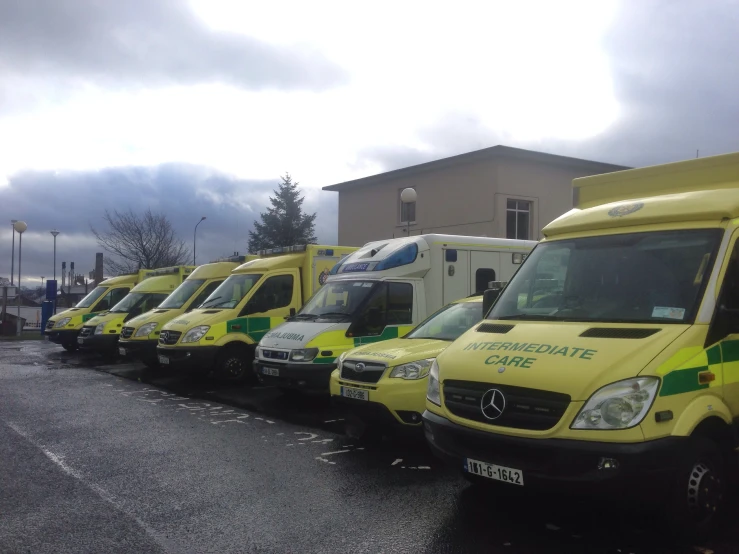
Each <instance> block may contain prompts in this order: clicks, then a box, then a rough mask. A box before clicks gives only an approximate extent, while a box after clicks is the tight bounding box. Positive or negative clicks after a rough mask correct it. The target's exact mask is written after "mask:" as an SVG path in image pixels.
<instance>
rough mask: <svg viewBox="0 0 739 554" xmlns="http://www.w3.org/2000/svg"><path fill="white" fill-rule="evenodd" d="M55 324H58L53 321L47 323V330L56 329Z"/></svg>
mask: <svg viewBox="0 0 739 554" xmlns="http://www.w3.org/2000/svg"><path fill="white" fill-rule="evenodd" d="M55 323H56V322H55V321H51V320H49V321H48V322H47V323H46V328H47V329H53V328H54V324H55Z"/></svg>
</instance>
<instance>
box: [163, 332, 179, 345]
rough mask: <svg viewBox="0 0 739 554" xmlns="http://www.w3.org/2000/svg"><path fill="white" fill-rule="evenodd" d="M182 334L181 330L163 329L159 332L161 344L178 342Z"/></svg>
mask: <svg viewBox="0 0 739 554" xmlns="http://www.w3.org/2000/svg"><path fill="white" fill-rule="evenodd" d="M181 335H182V332H181V331H162V332H161V333H160V334H159V343H160V344H177V341H178V340H180V336H181Z"/></svg>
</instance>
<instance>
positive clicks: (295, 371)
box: [254, 360, 336, 392]
mask: <svg viewBox="0 0 739 554" xmlns="http://www.w3.org/2000/svg"><path fill="white" fill-rule="evenodd" d="M334 369H336V364H335V363H331V364H290V363H287V364H278V363H274V362H265V361H263V360H254V373H255V374H256V375H257V378H258V379H259V381H260V382H262V383H264V384H266V385H275V386H278V387H284V388H288V389H298V390H313V391H321V392H329V381H330V380H331V372H332V371H333V370H334ZM275 370H276V371H277V373H278V374H277V375H269V374H268V373H265V372H274V371H275Z"/></svg>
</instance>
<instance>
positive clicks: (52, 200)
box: [0, 164, 337, 283]
mask: <svg viewBox="0 0 739 554" xmlns="http://www.w3.org/2000/svg"><path fill="white" fill-rule="evenodd" d="M296 177H297V176H296ZM278 180H279V179H278V178H275V179H274V180H269V181H257V180H239V179H235V178H232V177H229V176H227V175H224V174H222V173H219V172H217V171H213V170H211V169H209V168H204V167H198V166H189V165H183V164H166V165H162V166H158V167H153V168H139V167H130V168H112V169H104V170H100V171H89V172H59V173H54V172H46V171H45V172H24V173H20V174H18V175H16V176H14V177H13V178H12V179H11V182H10V186H8V187H4V188H0V223H2V225H0V275H2V276H9V274H10V253H11V226H10V220H11V219H23V220H24V221H26V223H27V224H28V231H26V233H25V234H24V239H23V270H22V274H23V275H25V276H27V278H35V279H39V278H40V276H42V275H43V276H45V277H47V278H48V277H49V276H51V274H52V271H53V261H52V259H53V239H52V237H51V235H50V234H49V231H50V230H51V229H52V228H57V229H59V230H60V231H61V234H60V235H59V236H58V238H57V277H58V278H60V273H59V268H60V267H61V262H62V261H66V262H70V261H74V262H75V270H76V271H77V272H78V273H87V272H88V271H91V270H92V268H93V265H94V262H95V252H99V251H101V250H100V248H99V247H98V246H97V245H96V244H95V241H94V238H93V237H92V233H91V232H90V225H93V226H95V227H96V228H97V227H102V225H103V222H102V214H103V211H104V210H105V209H106V208H107V209H110V210H112V209H118V210H125V209H128V208H129V207H130V208H132V209H133V210H134V211H137V210H144V209H146V208H147V207H151V208H152V209H153V210H155V211H161V212H164V213H165V214H166V215H167V216H168V217H169V218H170V220H171V221H172V222H173V224H174V226H175V229H176V231H177V233H178V235H179V236H180V237H182V239H183V240H184V241H185V243H186V244H187V245H188V247H191V246H192V239H193V229H194V227H195V224H196V223H197V222H198V221H199V219H200V217H201V216H206V217H207V220H206V221H204V222H203V223H202V224H201V225H200V227H199V228H198V234H197V260H198V263H205V262H207V261H211V260H213V259H216V258H219V257H222V256H228V255H231V254H233V252H235V251H238V252H240V253H242V254H243V253H245V252H246V244H247V240H248V232H249V230H250V229H251V228H252V224H253V222H254V219H255V218H256V217H258V216H259V212H261V211H264V210H265V205H266V202H267V198H268V196H269V195H270V194H271V192H272V190H273V189H274V188H276V186H277V182H278ZM298 180H299V179H298ZM304 192H305V196H306V201H305V204H304V207H305V209H306V211H309V212H317V213H318V217H317V222H316V231H317V235H318V239H319V241H320V242H322V243H324V244H335V243H336V234H337V227H336V225H337V215H336V214H337V199H336V197H335V196H336V195H334V194H332V193H325V192H319V191H314V190H309V189H305V190H304ZM3 222H4V223H3ZM17 239H18V237H17V236H16V257H17V248H18V242H17ZM15 270H16V271H15V273H16V275H17V259H16V267H15ZM23 280H24V283H26V278H24V279H23Z"/></svg>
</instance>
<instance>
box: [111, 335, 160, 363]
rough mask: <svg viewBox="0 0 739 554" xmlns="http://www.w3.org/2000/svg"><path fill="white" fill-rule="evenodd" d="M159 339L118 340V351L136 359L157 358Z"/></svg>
mask: <svg viewBox="0 0 739 554" xmlns="http://www.w3.org/2000/svg"><path fill="white" fill-rule="evenodd" d="M157 344H159V341H157V340H148V339H147V340H124V339H121V340H119V341H118V353H119V354H120V355H121V356H125V357H126V358H133V359H136V360H143V359H153V360H156V358H157Z"/></svg>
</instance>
